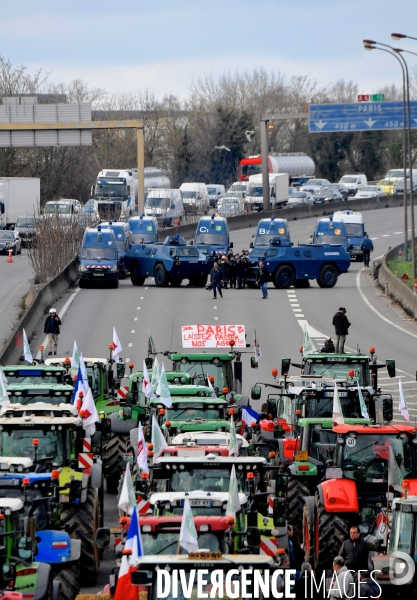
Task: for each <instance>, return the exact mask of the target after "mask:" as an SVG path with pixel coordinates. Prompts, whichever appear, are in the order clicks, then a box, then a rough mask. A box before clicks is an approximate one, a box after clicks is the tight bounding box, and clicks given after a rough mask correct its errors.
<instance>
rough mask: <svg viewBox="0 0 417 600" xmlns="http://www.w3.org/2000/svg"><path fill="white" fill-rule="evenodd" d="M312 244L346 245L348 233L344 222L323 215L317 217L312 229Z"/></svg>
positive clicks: (345, 246)
mask: <svg viewBox="0 0 417 600" xmlns="http://www.w3.org/2000/svg"><path fill="white" fill-rule="evenodd" d="M312 237H313V244H320V245H323V244H326V245H329V244H330V245H333V244H336V245H338V246H339V245H340V246H343V247H344V248H347V247H348V235H347V230H346V225H345V223H344V222H343V221H342V220H340V219H338V220H336V219H333V217H332V216H330V217H323V218H322V219H318V221H317V223H316V227H315V229H314V235H313V236H312Z"/></svg>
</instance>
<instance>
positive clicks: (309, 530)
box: [302, 496, 316, 568]
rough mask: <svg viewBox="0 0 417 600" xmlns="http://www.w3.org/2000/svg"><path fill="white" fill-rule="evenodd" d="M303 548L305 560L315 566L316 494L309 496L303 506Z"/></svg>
mask: <svg viewBox="0 0 417 600" xmlns="http://www.w3.org/2000/svg"><path fill="white" fill-rule="evenodd" d="M302 535H303V548H304V552H305V558H304V560H305V561H306V562H309V563H310V564H311V565H312V567H313V568H315V564H316V557H315V554H314V496H309V498H308V499H307V500H306V501H305V504H304V507H303V530H302Z"/></svg>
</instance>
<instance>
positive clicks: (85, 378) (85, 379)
mask: <svg viewBox="0 0 417 600" xmlns="http://www.w3.org/2000/svg"><path fill="white" fill-rule="evenodd" d="M80 369H81V377H82V378H83V382H84V387H85V388H87V387H88V386H89V385H90V384H89V383H88V374H87V368H86V366H85V362H84V358H83V353H82V352H81V354H80Z"/></svg>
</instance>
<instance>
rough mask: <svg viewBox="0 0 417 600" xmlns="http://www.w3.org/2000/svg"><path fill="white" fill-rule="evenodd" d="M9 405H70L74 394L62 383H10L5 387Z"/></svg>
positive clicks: (68, 386)
mask: <svg viewBox="0 0 417 600" xmlns="http://www.w3.org/2000/svg"><path fill="white" fill-rule="evenodd" d="M6 390H7V395H8V396H9V400H10V403H11V404H22V405H29V404H30V405H32V404H35V403H37V402H44V403H45V404H54V405H57V406H58V405H60V404H70V403H71V400H72V396H73V393H74V387H73V386H72V385H66V384H62V383H43V384H42V385H36V384H28V383H12V384H9V383H8V384H7V385H6Z"/></svg>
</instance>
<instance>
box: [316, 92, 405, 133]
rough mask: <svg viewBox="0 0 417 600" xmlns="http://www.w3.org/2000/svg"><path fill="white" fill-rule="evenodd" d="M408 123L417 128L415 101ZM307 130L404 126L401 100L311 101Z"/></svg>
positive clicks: (397, 127)
mask: <svg viewBox="0 0 417 600" xmlns="http://www.w3.org/2000/svg"><path fill="white" fill-rule="evenodd" d="M410 115H411V127H412V128H413V129H416V128H417V101H416V100H413V101H412V102H410ZM308 128H309V131H310V133H325V132H335V131H336V132H337V131H376V130H384V131H388V130H392V129H402V128H403V103H402V102H355V103H351V104H310V106H309V107H308Z"/></svg>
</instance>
